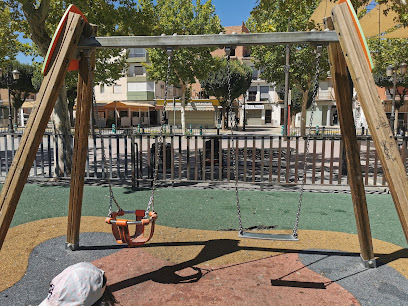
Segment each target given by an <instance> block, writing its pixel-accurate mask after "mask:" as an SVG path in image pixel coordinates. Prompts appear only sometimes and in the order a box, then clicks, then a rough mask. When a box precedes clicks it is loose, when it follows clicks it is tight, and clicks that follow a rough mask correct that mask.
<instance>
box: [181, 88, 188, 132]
mask: <svg viewBox="0 0 408 306" xmlns="http://www.w3.org/2000/svg"><path fill="white" fill-rule="evenodd" d="M182 88H183V95H182V97H181V110H180V115H181V130H182V131H183V134H185V133H186V89H187V88H186V84H184V83H183V87H182Z"/></svg>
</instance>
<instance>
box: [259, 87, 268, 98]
mask: <svg viewBox="0 0 408 306" xmlns="http://www.w3.org/2000/svg"><path fill="white" fill-rule="evenodd" d="M260 91H261V101H269V86H260Z"/></svg>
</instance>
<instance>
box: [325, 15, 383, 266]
mask: <svg viewBox="0 0 408 306" xmlns="http://www.w3.org/2000/svg"><path fill="white" fill-rule="evenodd" d="M325 24H326V25H327V27H328V28H329V29H331V30H332V29H333V25H332V23H331V19H329V18H328V19H326V20H325ZM329 59H330V67H331V74H332V78H333V85H334V91H335V95H336V105H337V111H338V113H339V119H340V128H341V135H342V137H343V143H344V148H345V151H346V161H347V169H348V180H349V184H350V190H351V196H352V200H353V204H354V215H355V217H356V225H357V232H358V238H359V243H360V252H361V257H362V259H363V260H364V262H369V261H371V262H375V257H374V251H373V242H372V237H371V228H370V219H369V216H368V209H367V200H366V196H365V189H364V183H363V175H362V171H361V162H360V153H359V150H358V146H357V137H356V129H355V126H354V118H353V111H352V90H353V89H352V86H351V84H350V81H349V76H348V71H347V65H346V61H345V59H344V56H343V53H342V50H341V47H340V44H338V43H331V44H329Z"/></svg>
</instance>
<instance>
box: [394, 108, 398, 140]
mask: <svg viewBox="0 0 408 306" xmlns="http://www.w3.org/2000/svg"><path fill="white" fill-rule="evenodd" d="M398 113H399V109H398V108H395V112H394V115H395V117H394V134H396V133H398Z"/></svg>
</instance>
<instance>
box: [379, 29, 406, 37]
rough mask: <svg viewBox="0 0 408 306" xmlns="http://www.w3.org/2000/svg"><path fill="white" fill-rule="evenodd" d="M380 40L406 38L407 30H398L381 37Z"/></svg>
mask: <svg viewBox="0 0 408 306" xmlns="http://www.w3.org/2000/svg"><path fill="white" fill-rule="evenodd" d="M381 38H408V28H404V27H402V28H399V29H397V30H395V31H393V32H391V33H388V34H385V35H383V36H381Z"/></svg>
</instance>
